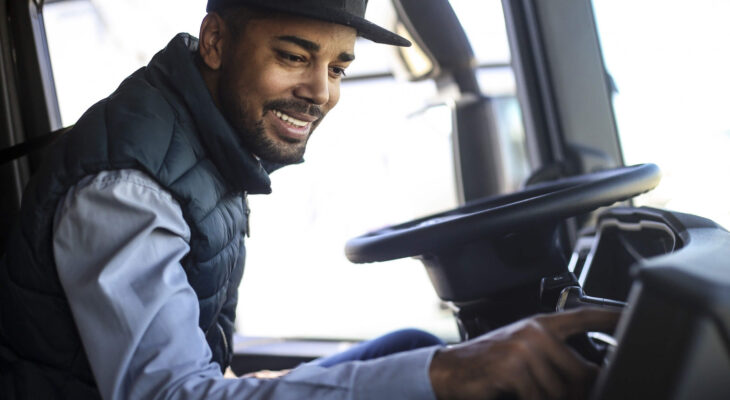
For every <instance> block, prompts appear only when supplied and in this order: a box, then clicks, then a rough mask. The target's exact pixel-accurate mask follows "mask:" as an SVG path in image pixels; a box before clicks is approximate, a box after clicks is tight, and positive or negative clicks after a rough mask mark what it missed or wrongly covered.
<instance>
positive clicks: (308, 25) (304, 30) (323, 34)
mask: <svg viewBox="0 0 730 400" xmlns="http://www.w3.org/2000/svg"><path fill="white" fill-rule="evenodd" d="M285 36H290V37H298V38H301V39H305V40H307V41H310V42H313V43H316V44H317V45H318V46H319V47H320V49H321V51H322V52H325V51H328V52H333V53H340V52H348V53H353V49H354V47H355V40H356V39H357V31H356V30H355V29H354V28H351V27H349V26H345V25H340V24H335V23H330V22H325V21H320V20H317V19H312V18H305V17H298V16H294V15H288V14H278V15H274V16H271V17H266V18H256V19H252V20H250V21H249V22H248V23H247V25H246V28H245V30H244V34H243V35H241V36H240V38H239V39H240V40H242V41H251V42H253V43H252V44H255V45H256V44H258V45H263V44H267V43H270V42H271V41H275V40H276V39H277V38H280V37H285Z"/></svg>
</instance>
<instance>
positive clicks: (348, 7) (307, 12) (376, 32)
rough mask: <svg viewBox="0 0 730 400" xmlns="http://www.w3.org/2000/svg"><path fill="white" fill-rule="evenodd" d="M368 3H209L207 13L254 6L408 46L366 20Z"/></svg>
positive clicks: (282, 0)
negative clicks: (327, 23) (343, 26)
mask: <svg viewBox="0 0 730 400" xmlns="http://www.w3.org/2000/svg"><path fill="white" fill-rule="evenodd" d="M367 4H368V0H208V7H207V8H206V9H207V11H208V12H213V11H221V10H224V9H226V8H229V7H236V6H255V7H259V8H263V9H269V10H274V11H280V12H284V13H288V14H294V15H300V16H303V17H308V18H314V19H319V20H322V21H327V22H334V23H336V24H341V25H347V26H351V27H353V28H355V29H356V30H357V32H358V33H359V34H360V36H362V37H364V38H365V39H369V40H372V41H373V42H378V43H383V44H390V45H394V46H406V47H407V46H410V45H411V42H410V41H408V39H406V38H404V37H402V36H399V35H396V34H395V33H393V32H391V31H389V30H387V29H385V28H382V27H380V26H378V25H375V24H373V23H372V22H370V21H368V20H366V19H365V8H366V7H367Z"/></svg>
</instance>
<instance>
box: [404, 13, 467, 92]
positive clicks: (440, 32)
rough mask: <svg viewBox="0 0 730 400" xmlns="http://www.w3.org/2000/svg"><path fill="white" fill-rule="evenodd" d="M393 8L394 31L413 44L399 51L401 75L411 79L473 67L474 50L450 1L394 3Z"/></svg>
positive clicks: (430, 76) (437, 75)
mask: <svg viewBox="0 0 730 400" xmlns="http://www.w3.org/2000/svg"><path fill="white" fill-rule="evenodd" d="M393 5H394V6H395V9H396V13H397V15H398V18H397V23H396V26H395V28H394V30H395V32H396V33H397V34H399V35H401V36H403V37H405V38H407V39H409V40H410V41H411V42H412V43H413V46H411V47H408V48H398V49H397V51H398V55H399V57H398V59H399V62H400V63H401V65H400V71H399V72H401V73H403V74H405V75H406V77H407V78H408V79H409V80H411V81H418V80H425V79H434V78H437V77H439V76H441V75H442V74H444V73H456V72H458V71H460V70H464V69H471V68H474V63H475V61H474V60H475V59H474V51H473V50H472V48H471V44H470V43H469V40H468V39H467V36H466V33H465V32H464V29H463V28H462V26H461V23H460V22H459V19H458V18H457V16H456V13H455V12H454V10H453V8H452V7H451V4H449V1H448V0H393ZM434 26H439V29H433V27H434Z"/></svg>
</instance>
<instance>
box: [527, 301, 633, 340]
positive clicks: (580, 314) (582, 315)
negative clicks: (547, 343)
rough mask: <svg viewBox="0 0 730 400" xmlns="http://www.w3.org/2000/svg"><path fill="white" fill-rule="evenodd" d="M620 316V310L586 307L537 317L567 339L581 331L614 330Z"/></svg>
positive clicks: (549, 329) (551, 329) (548, 328)
mask: <svg viewBox="0 0 730 400" xmlns="http://www.w3.org/2000/svg"><path fill="white" fill-rule="evenodd" d="M620 316H621V313H620V312H618V311H613V310H605V309H599V308H589V307H585V308H580V309H577V310H571V311H566V312H562V313H558V314H548V315H541V316H539V317H536V319H537V320H538V321H539V322H540V324H542V325H543V326H544V327H545V329H547V330H548V331H549V332H551V333H552V334H553V335H555V337H557V338H558V339H560V340H565V339H567V338H568V337H570V336H572V335H575V334H576V333H581V332H588V331H602V332H612V331H613V330H614V329H615V328H616V324H617V323H618V319H619V317H620Z"/></svg>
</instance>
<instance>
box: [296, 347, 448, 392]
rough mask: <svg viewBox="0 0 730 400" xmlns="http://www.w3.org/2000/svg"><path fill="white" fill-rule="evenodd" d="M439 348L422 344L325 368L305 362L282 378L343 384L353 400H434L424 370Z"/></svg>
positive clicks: (426, 370)
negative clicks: (403, 350)
mask: <svg viewBox="0 0 730 400" xmlns="http://www.w3.org/2000/svg"><path fill="white" fill-rule="evenodd" d="M439 348H440V346H432V347H425V348H422V349H417V350H411V351H406V352H402V353H397V354H393V355H390V356H386V357H382V358H377V359H374V360H368V361H352V362H346V363H342V364H338V365H335V366H332V367H329V368H326V367H321V366H318V365H314V364H306V365H303V366H301V367H299V368H297V369H295V370H293V371H292V372H291V373H290V374H289V375H288V376H286V377H285V380H290V381H307V382H309V383H310V384H312V383H315V384H319V385H323V384H324V385H327V384H329V385H332V386H337V385H344V386H345V387H346V390H348V391H349V392H350V393H351V394H352V397H349V398H352V399H354V400H382V399H402V400H411V399H413V400H415V399H418V400H436V396H435V395H434V393H433V388H432V387H431V379H430V377H429V373H428V371H429V367H430V366H431V359H432V358H433V356H434V354H435V353H436V350H438V349H439ZM348 375H349V376H348ZM346 377H347V378H346ZM343 378H344V379H343ZM348 378H349V379H348ZM348 381H349V384H348Z"/></svg>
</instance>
